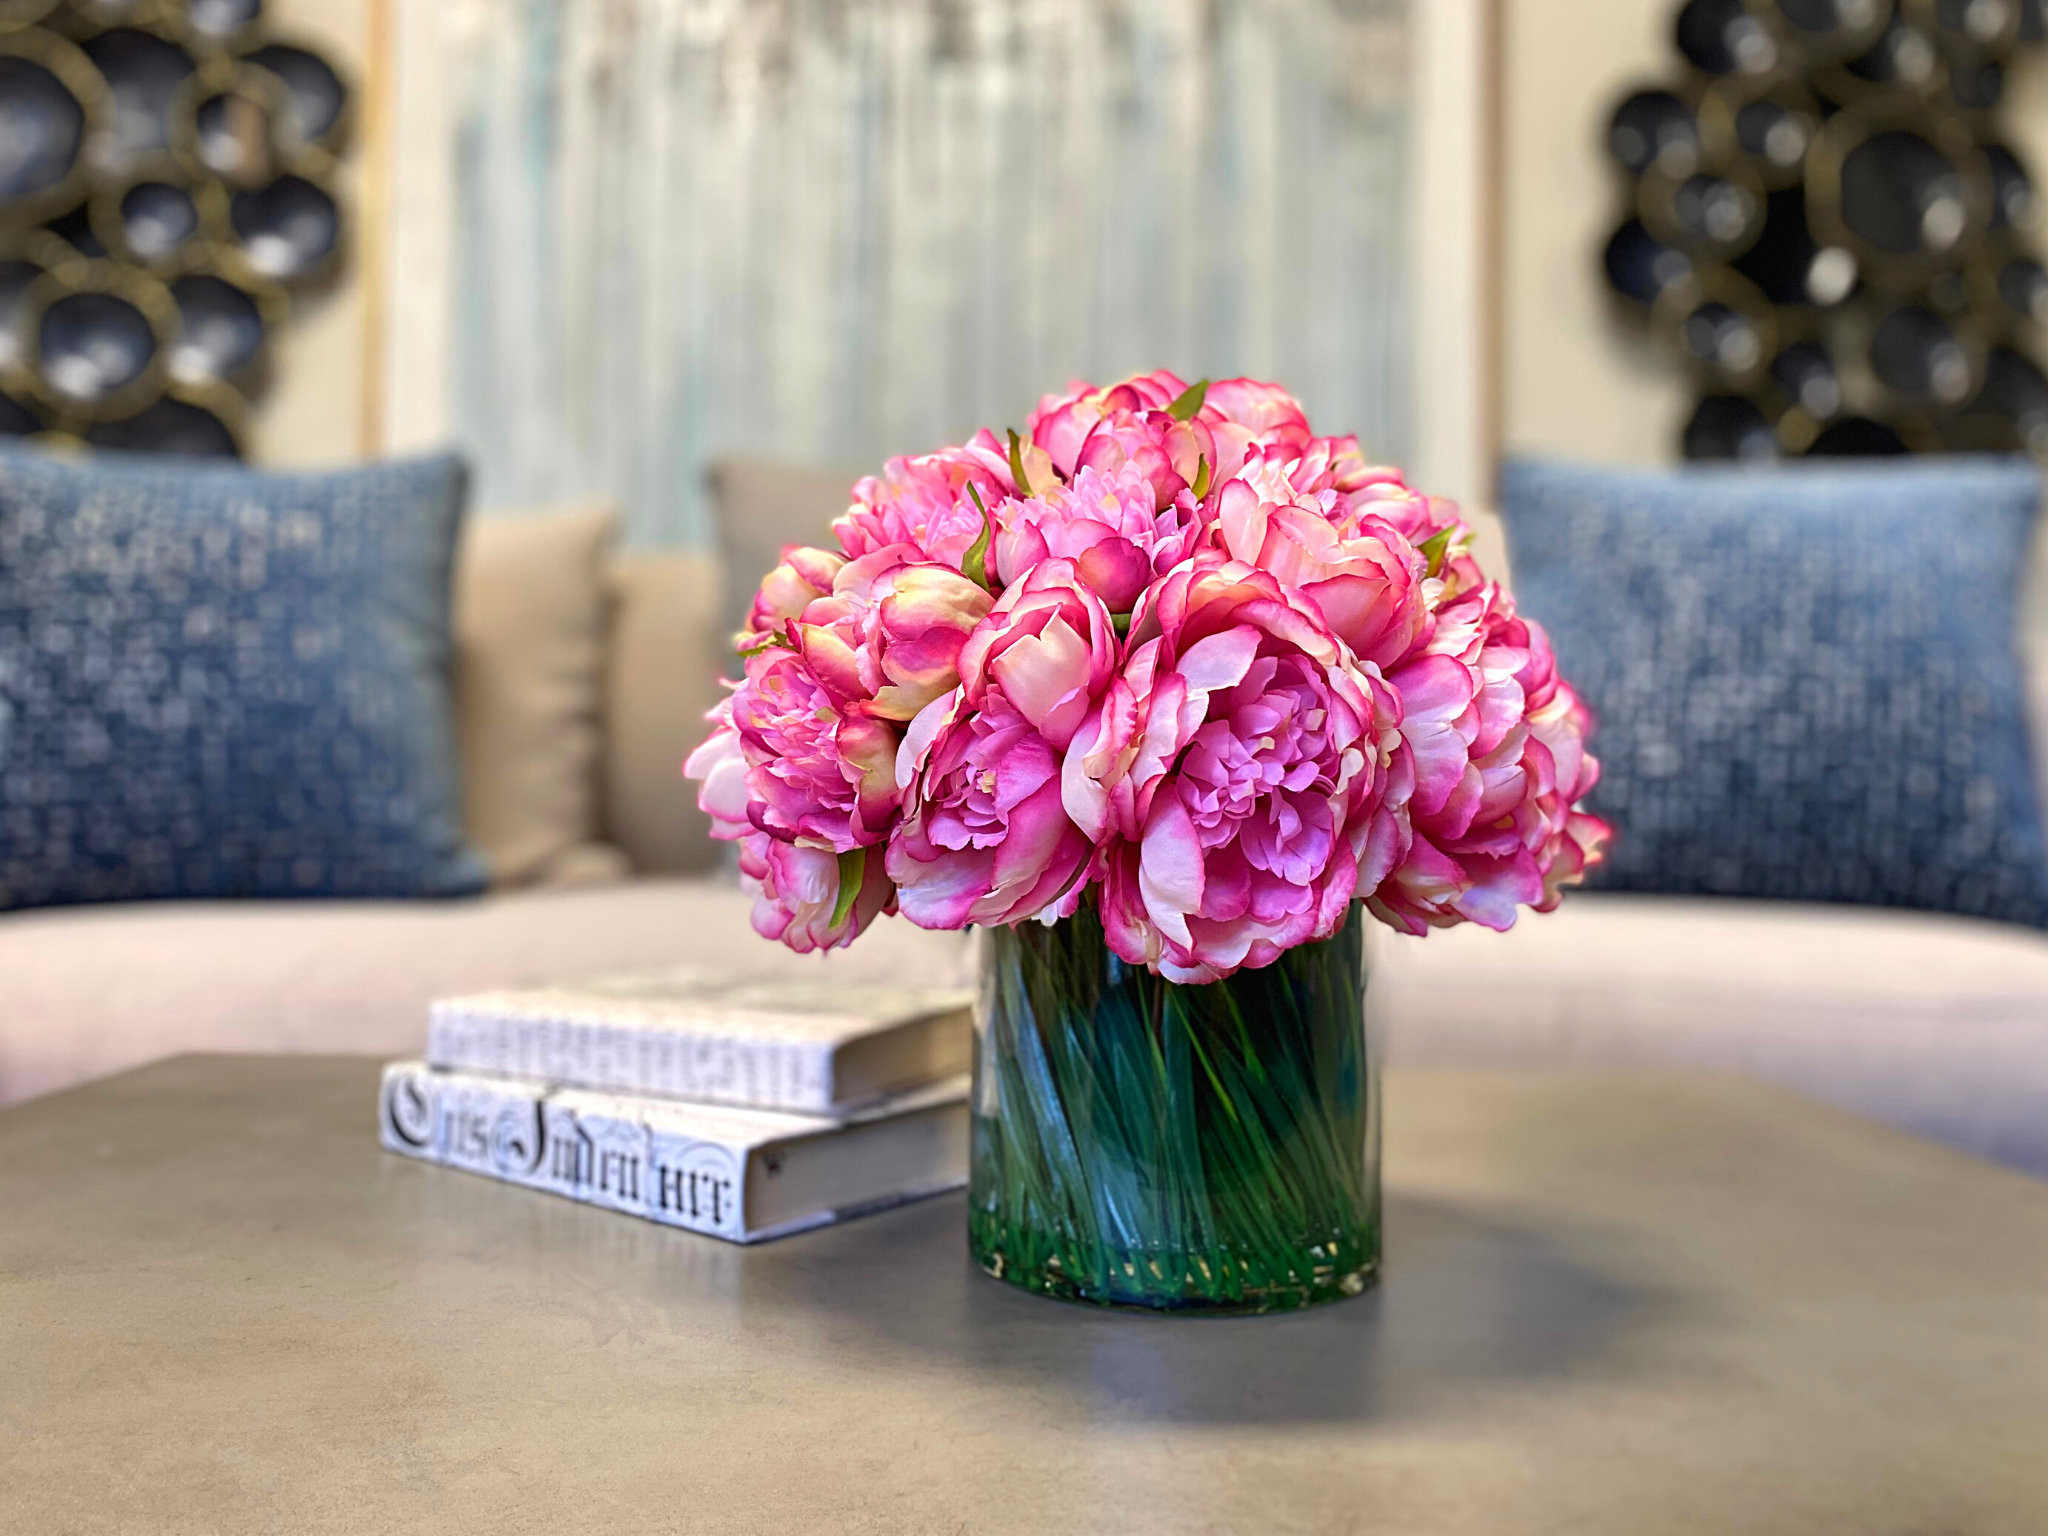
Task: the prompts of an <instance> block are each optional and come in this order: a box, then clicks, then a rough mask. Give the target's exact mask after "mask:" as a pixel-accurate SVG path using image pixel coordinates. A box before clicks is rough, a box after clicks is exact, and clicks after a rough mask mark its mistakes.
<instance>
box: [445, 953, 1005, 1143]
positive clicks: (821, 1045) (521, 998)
mask: <svg viewBox="0 0 2048 1536" xmlns="http://www.w3.org/2000/svg"><path fill="white" fill-rule="evenodd" d="M972 1011H973V994H972V993H969V992H966V991H963V990H961V989H959V988H956V987H946V988H937V987H852V986H845V985H842V984H839V983H835V982H832V981H828V980H823V979H819V980H810V981H744V980H740V981H735V980H729V979H725V978H719V977H713V976H708V975H705V974H703V973H701V972H695V971H658V972H643V973H639V974H635V975H628V976H618V977H611V978H607V979H601V980H597V981H592V982H586V983H582V984H579V985H574V986H561V987H538V988H530V989H524V990H518V991H503V992H485V993H480V994H478V995H476V996H472V997H456V998H448V999H445V1000H444V1001H441V1002H438V1003H435V1004H434V1005H433V1008H432V1010H431V1012H430V1014H429V1017H428V1023H427V1061H428V1062H429V1063H430V1064H432V1065H433V1066H435V1067H439V1068H442V1069H444V1070H447V1071H451V1072H473V1073H482V1074H485V1075H488V1076H498V1077H520V1078H531V1079H534V1080H537V1081H540V1082H544V1083H548V1084H552V1085H555V1086H558V1087H564V1088H589V1089H594V1090H598V1091H601V1092H611V1093H628V1094H650V1095H655V1096H658V1097H662V1098H677V1099H692V1100H696V1101H698V1102H700V1103H708V1104H737V1105H746V1106H750V1107H753V1108H760V1109H787V1110H797V1111H801V1112H805V1113H812V1114H822V1115H832V1116H839V1115H844V1114H845V1113H847V1112H848V1111H849V1110H851V1109H854V1108H856V1107H858V1106H860V1105H863V1104H869V1103H876V1102H880V1101H881V1100H884V1099H886V1098H888V1097H890V1096H891V1095H894V1094H899V1093H902V1092H905V1091H907V1090H909V1089H911V1088H915V1087H917V1086H919V1085H921V1084H924V1083H929V1082H935V1081H938V1080H940V1079H943V1078H948V1077H952V1076H955V1075H957V1074H958V1073H961V1072H964V1071H966V1070H967V1068H968V1066H969V1064H970V1060H971V1056H972V1050H973V1046H972Z"/></svg>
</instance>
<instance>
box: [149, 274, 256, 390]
mask: <svg viewBox="0 0 2048 1536" xmlns="http://www.w3.org/2000/svg"><path fill="white" fill-rule="evenodd" d="M171 297H172V298H174V299H176V300H177V301H178V339H177V340H176V341H174V342H172V343H171V347H170V353H169V356H168V358H167V359H166V361H167V364H168V366H169V368H170V372H171V377H172V378H174V379H179V380H182V381H184V382H186V383H192V382H196V381H198V380H201V379H228V378H232V377H233V376H234V375H235V374H237V373H239V372H240V371H241V370H242V369H244V368H246V367H248V366H249V364H250V363H252V362H254V361H255V360H256V357H257V355H258V354H259V353H260V352H262V350H263V341H264V325H263V311H262V310H261V309H260V308H259V307H258V305H257V303H256V299H255V297H254V295H252V294H250V293H249V292H248V291H247V290H245V289H243V288H240V287H237V286H236V285H235V284H234V283H231V282H229V281H228V280H227V279H226V278H224V277H218V276H216V275H214V274H213V273H211V272H193V273H190V274H188V275H186V276H184V277H181V278H179V279H178V280H177V281H176V282H175V283H173V284H171Z"/></svg>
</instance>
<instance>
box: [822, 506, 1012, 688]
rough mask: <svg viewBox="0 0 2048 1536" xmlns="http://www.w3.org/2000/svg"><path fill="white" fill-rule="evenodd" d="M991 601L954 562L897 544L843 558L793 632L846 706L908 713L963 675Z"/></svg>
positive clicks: (982, 589) (826, 682)
mask: <svg viewBox="0 0 2048 1536" xmlns="http://www.w3.org/2000/svg"><path fill="white" fill-rule="evenodd" d="M993 601H994V599H993V598H991V597H990V596H989V594H988V592H987V591H986V590H985V589H984V588H982V587H981V586H979V585H978V584H977V583H975V582H972V581H969V580H968V579H967V578H966V577H965V576H963V575H961V574H960V572H958V571H956V570H954V569H953V568H952V567H951V566H946V565H938V564H934V563H932V562H930V561H926V560H923V559H922V558H920V556H919V552H918V551H917V550H916V549H915V548H914V547H913V546H911V545H908V544H891V545H887V546H885V547H884V548H881V549H878V550H875V551H874V552H873V553H872V554H867V555H863V556H861V557H860V558H859V559H857V560H851V561H848V562H847V563H846V564H845V565H843V566H841V567H840V569H839V571H838V573H837V575H836V576H835V577H834V578H833V584H832V591H831V592H830V593H829V594H828V595H826V596H824V597H821V598H817V599H815V600H814V601H812V602H811V603H810V604H809V605H808V606H806V607H805V609H804V611H803V613H802V614H801V615H800V616H798V618H796V619H795V620H793V621H791V623H790V625H789V627H788V633H789V635H790V637H791V639H792V640H793V642H794V645H795V648H796V650H797V652H798V653H799V654H800V655H802V657H803V658H804V661H805V662H806V663H807V664H808V665H809V666H810V668H811V670H812V671H813V672H814V673H815V674H816V675H817V677H818V679H819V680H820V681H821V682H823V683H824V684H825V686H826V687H827V688H829V689H830V690H831V691H832V694H833V697H834V698H835V699H836V700H837V701H838V702H839V703H840V704H841V705H842V706H843V707H846V708H849V709H852V710H855V711H857V712H858V713H861V714H864V715H868V716H871V717H873V718H876V719H882V720H894V721H899V722H901V721H907V720H909V719H910V718H911V717H912V716H913V715H915V714H916V713H917V712H918V711H919V710H920V709H923V708H924V707H925V705H927V704H929V703H930V702H931V701H932V700H933V699H936V698H938V697H939V696H940V695H941V694H943V693H946V692H948V691H949V690H950V689H951V688H952V687H953V685H954V684H955V683H956V682H958V681H959V674H958V672H957V671H956V670H955V666H954V663H955V660H956V658H958V656H959V654H960V647H961V645H962V644H964V643H965V641H966V639H967V636H968V634H969V633H970V632H971V631H972V630H973V628H974V626H975V625H976V624H978V623H980V622H981V619H982V616H983V615H984V614H986V613H987V612H988V610H989V605H990V604H991V603H992V602H993Z"/></svg>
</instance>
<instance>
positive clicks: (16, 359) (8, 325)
mask: <svg viewBox="0 0 2048 1536" xmlns="http://www.w3.org/2000/svg"><path fill="white" fill-rule="evenodd" d="M42 275H43V269H42V267H41V266H40V265H38V264H37V263H35V262H33V261H25V260H23V259H21V258H20V257H15V258H14V259H12V260H9V261H0V367H10V368H11V367H13V366H14V365H16V364H17V363H21V362H23V361H25V360H26V359H27V357H28V347H27V345H26V340H27V338H25V337H24V336H23V335H22V334H21V316H22V300H24V299H26V298H27V297H28V291H29V289H30V288H31V287H33V286H34V285H35V283H36V282H37V280H38V279H40V278H41V277H42Z"/></svg>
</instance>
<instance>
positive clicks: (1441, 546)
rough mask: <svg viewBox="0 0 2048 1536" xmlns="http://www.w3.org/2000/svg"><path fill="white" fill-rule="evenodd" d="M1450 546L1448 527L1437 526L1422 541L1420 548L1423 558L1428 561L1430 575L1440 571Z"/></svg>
mask: <svg viewBox="0 0 2048 1536" xmlns="http://www.w3.org/2000/svg"><path fill="white" fill-rule="evenodd" d="M1450 547H1451V530H1450V529H1448V528H1439V529H1437V531H1436V532H1435V533H1432V534H1431V535H1430V536H1429V537H1428V538H1426V539H1424V540H1423V541H1422V544H1421V546H1420V548H1421V550H1422V556H1423V558H1424V559H1425V560H1427V561H1428V562H1429V574H1430V575H1432V576H1435V575H1438V574H1440V573H1441V572H1442V570H1443V568H1444V555H1445V554H1446V553H1447V552H1448V551H1449V549H1450Z"/></svg>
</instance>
